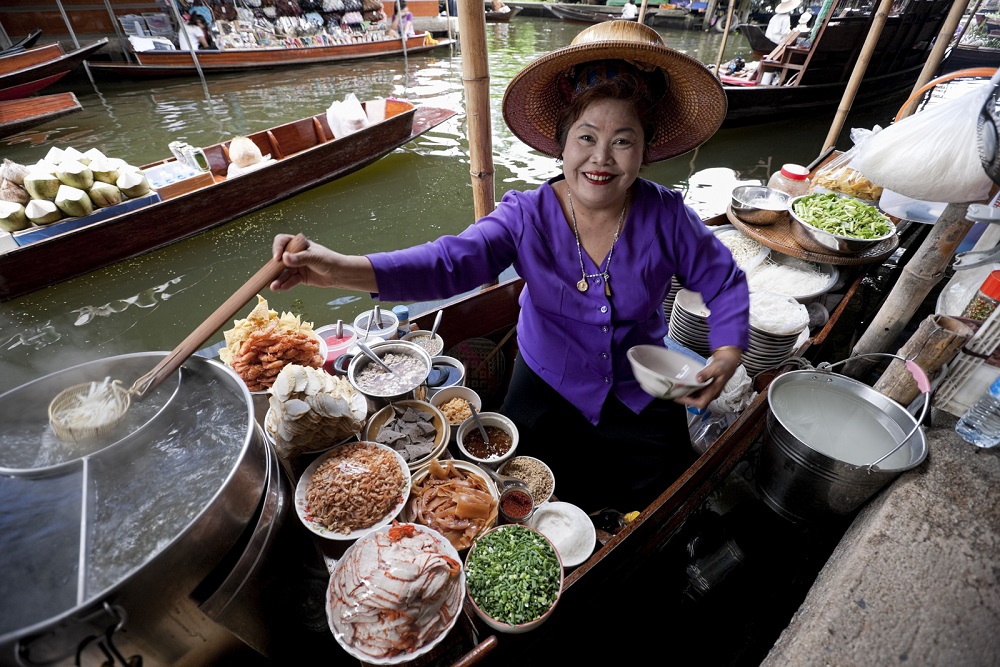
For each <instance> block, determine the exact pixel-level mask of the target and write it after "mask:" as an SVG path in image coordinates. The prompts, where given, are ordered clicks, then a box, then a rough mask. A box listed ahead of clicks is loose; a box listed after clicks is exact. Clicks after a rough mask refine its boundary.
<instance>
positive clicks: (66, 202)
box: [56, 185, 94, 218]
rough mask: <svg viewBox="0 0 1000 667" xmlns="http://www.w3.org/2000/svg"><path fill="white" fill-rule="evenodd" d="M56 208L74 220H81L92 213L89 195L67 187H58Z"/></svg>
mask: <svg viewBox="0 0 1000 667" xmlns="http://www.w3.org/2000/svg"><path fill="white" fill-rule="evenodd" d="M56 206H58V207H59V210H60V211H62V212H63V213H65V214H66V215H68V216H70V217H75V218H82V217H83V216H85V215H90V214H91V213H93V212H94V202H92V201H90V195H88V194H87V193H86V192H84V191H83V190H81V189H80V188H74V187H72V186H69V185H60V186H59V192H58V193H57V194H56Z"/></svg>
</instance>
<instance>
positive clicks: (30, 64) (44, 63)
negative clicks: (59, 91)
mask: <svg viewBox="0 0 1000 667" xmlns="http://www.w3.org/2000/svg"><path fill="white" fill-rule="evenodd" d="M107 43H108V39H107V37H104V38H101V39H99V40H97V41H96V42H93V43H92V44H88V45H87V46H82V47H80V48H79V49H76V50H75V51H70V52H69V53H65V52H63V49H62V47H61V46H59V45H58V44H46V45H44V46H38V47H35V48H32V49H26V50H24V51H21V52H19V53H13V54H9V55H7V56H4V57H2V58H0V100H14V99H18V98H20V97H27V96H28V95H31V94H32V93H37V92H38V91H39V90H41V89H42V88H45V87H46V86H50V85H52V84H53V83H55V82H56V81H58V80H59V79H61V78H63V77H64V76H66V75H67V74H69V73H70V71H71V70H73V68H75V67H76V66H77V65H79V64H80V63H82V62H83V61H84V60H86V59H87V58H88V57H89V56H92V55H93V54H95V53H97V52H98V51H99V50H101V49H102V48H104V45H105V44H107Z"/></svg>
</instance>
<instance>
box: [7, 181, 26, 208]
mask: <svg viewBox="0 0 1000 667" xmlns="http://www.w3.org/2000/svg"><path fill="white" fill-rule="evenodd" d="M0 200H2V201H12V202H14V203H15V204H20V205H21V206H24V205H25V204H27V203H28V202H29V201H31V195H29V194H28V191H27V190H25V189H24V188H22V187H21V186H20V185H18V184H17V183H15V182H14V181H11V180H8V179H6V178H5V179H3V183H0Z"/></svg>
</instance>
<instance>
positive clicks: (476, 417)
mask: <svg viewBox="0 0 1000 667" xmlns="http://www.w3.org/2000/svg"><path fill="white" fill-rule="evenodd" d="M469 410H470V411H471V412H472V418H473V419H474V420H476V427H477V428H478V429H479V432H480V433H481V434H482V436H483V442H484V443H486V444H487V445H488V444H490V436H488V435H486V428H485V427H484V426H483V422H482V421H481V420H480V419H479V413H478V412H476V408H475V406H474V405H472V403H471V402H470V403H469Z"/></svg>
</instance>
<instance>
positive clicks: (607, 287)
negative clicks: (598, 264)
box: [604, 278, 611, 297]
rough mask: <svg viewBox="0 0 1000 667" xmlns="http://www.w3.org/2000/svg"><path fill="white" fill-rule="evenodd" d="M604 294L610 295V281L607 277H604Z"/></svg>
mask: <svg viewBox="0 0 1000 667" xmlns="http://www.w3.org/2000/svg"><path fill="white" fill-rule="evenodd" d="M604 296H607V297H610V296H611V281H610V280H608V279H607V278H605V279H604Z"/></svg>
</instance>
